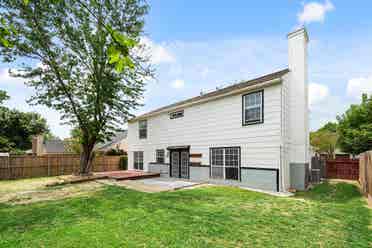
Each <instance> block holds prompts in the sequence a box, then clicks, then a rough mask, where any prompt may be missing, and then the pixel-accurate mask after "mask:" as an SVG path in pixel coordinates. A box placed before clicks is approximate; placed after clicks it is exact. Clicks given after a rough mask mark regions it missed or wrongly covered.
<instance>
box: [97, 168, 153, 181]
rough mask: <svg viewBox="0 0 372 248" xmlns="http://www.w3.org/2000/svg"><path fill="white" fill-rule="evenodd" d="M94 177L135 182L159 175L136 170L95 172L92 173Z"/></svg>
mask: <svg viewBox="0 0 372 248" xmlns="http://www.w3.org/2000/svg"><path fill="white" fill-rule="evenodd" d="M94 175H95V176H99V177H101V176H103V177H105V178H109V179H115V180H136V179H143V178H152V177H160V173H151V172H144V171H136V170H126V171H105V172H96V173H94Z"/></svg>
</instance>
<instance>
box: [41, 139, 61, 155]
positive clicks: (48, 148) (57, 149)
mask: <svg viewBox="0 0 372 248" xmlns="http://www.w3.org/2000/svg"><path fill="white" fill-rule="evenodd" d="M44 148H45V152H46V153H65V152H66V151H65V142H64V141H63V140H47V141H45V142H44Z"/></svg>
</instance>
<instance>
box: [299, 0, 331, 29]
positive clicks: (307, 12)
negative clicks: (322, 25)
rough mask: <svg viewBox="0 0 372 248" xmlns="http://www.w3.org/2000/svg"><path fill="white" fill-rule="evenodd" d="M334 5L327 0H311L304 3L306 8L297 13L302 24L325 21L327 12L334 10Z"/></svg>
mask: <svg viewBox="0 0 372 248" xmlns="http://www.w3.org/2000/svg"><path fill="white" fill-rule="evenodd" d="M334 8H335V7H334V5H333V4H332V3H331V2H330V1H329V0H326V1H325V2H324V3H319V2H309V3H307V4H305V5H304V9H303V11H302V12H301V13H299V14H298V15H297V18H298V22H299V23H300V24H306V23H310V22H323V21H324V19H325V15H326V13H327V12H330V11H332V10H334Z"/></svg>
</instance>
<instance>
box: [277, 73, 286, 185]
mask: <svg viewBox="0 0 372 248" xmlns="http://www.w3.org/2000/svg"><path fill="white" fill-rule="evenodd" d="M284 84H285V80H282V83H281V85H280V146H279V153H280V155H279V157H280V162H279V176H280V181H281V182H280V185H281V189H280V191H284V190H285V187H284V173H283V133H284V131H283V107H284V106H283V102H284V101H283V85H284ZM278 183H279V182H278Z"/></svg>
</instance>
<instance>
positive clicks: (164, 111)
mask: <svg viewBox="0 0 372 248" xmlns="http://www.w3.org/2000/svg"><path fill="white" fill-rule="evenodd" d="M281 82H282V78H276V79H272V80H269V81H267V82H264V83H260V84H256V85H251V86H247V87H245V88H242V89H237V90H234V91H230V92H227V93H224V94H221V95H217V96H211V97H208V98H205V99H201V100H198V101H194V102H189V103H185V104H181V105H178V106H174V107H170V108H167V109H163V110H160V111H157V112H153V113H151V114H148V115H146V114H144V115H143V116H139V117H135V118H133V119H131V120H129V121H128V123H131V122H135V121H139V120H145V119H147V118H149V117H152V116H155V115H159V114H163V113H170V112H173V111H177V110H181V109H184V108H187V107H191V106H193V105H197V104H201V103H205V102H209V101H213V100H217V99H220V98H223V97H226V96H232V95H237V94H240V93H242V92H246V91H250V90H256V89H260V88H264V87H266V86H271V85H275V84H279V83H281Z"/></svg>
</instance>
